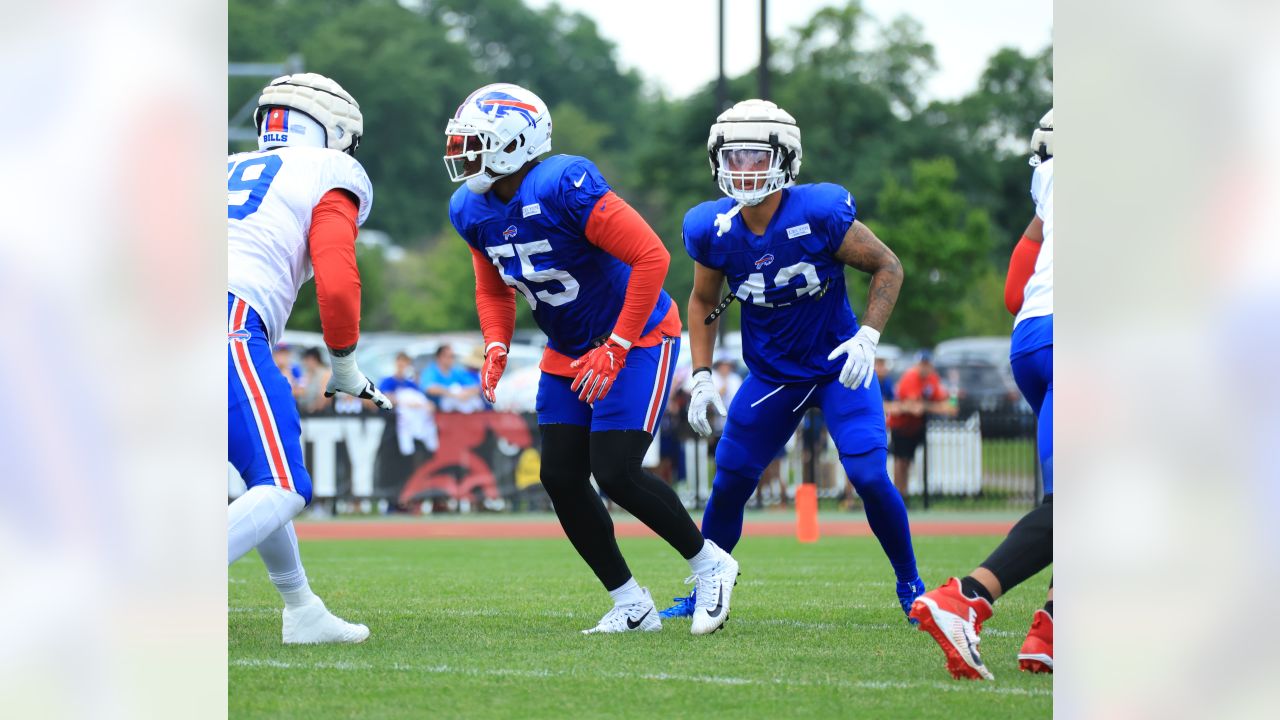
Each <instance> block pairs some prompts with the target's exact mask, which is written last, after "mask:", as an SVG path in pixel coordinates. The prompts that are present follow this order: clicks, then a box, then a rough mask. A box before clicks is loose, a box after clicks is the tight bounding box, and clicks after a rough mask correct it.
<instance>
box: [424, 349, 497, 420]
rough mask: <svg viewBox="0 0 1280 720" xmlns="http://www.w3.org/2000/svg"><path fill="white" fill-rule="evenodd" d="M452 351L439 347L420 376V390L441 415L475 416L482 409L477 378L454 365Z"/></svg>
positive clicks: (478, 379) (482, 401) (482, 404)
mask: <svg viewBox="0 0 1280 720" xmlns="http://www.w3.org/2000/svg"><path fill="white" fill-rule="evenodd" d="M455 360H456V356H455V355H454V352H453V348H452V347H449V346H448V345H441V346H440V347H439V348H437V349H436V359H435V362H433V363H432V364H431V365H429V366H427V368H426V370H424V371H423V373H422V388H423V390H424V391H425V392H426V394H427V397H429V398H431V401H432V402H434V403H435V404H436V407H437V408H439V409H440V411H441V412H475V411H476V410H479V409H480V408H482V407H484V400H483V399H482V398H481V397H480V378H479V376H477V375H476V374H475V373H472V372H469V371H468V370H467V369H466V368H463V367H459V366H458V365H456V364H455V362H454V361H455Z"/></svg>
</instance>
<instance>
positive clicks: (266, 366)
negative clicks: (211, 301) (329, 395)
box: [227, 293, 311, 503]
mask: <svg viewBox="0 0 1280 720" xmlns="http://www.w3.org/2000/svg"><path fill="white" fill-rule="evenodd" d="M227 459H228V460H230V461H231V464H232V465H234V466H235V468H236V470H238V471H240V477H242V478H244V484H245V486H247V487H254V486H256V485H275V486H277V487H280V488H283V489H285V490H289V491H292V492H296V493H298V494H299V495H301V496H302V497H303V498H304V499H305V500H306V501H307V502H308V503H310V502H311V475H310V474H309V473H307V468H306V467H304V466H303V464H302V420H301V419H300V418H299V417H298V406H297V405H296V404H295V403H294V400H293V389H292V387H291V386H290V385H289V381H288V380H286V379H285V377H284V375H282V374H281V373H280V370H279V368H277V367H276V364H275V361H274V360H273V359H272V357H271V344H270V343H269V342H268V341H267V329H266V326H265V325H264V324H263V322H262V318H261V317H259V316H258V313H257V311H255V310H254V309H253V308H251V307H249V304H248V303H246V302H245V301H243V300H241V299H240V298H238V297H236V296H235V295H232V294H231V293H227Z"/></svg>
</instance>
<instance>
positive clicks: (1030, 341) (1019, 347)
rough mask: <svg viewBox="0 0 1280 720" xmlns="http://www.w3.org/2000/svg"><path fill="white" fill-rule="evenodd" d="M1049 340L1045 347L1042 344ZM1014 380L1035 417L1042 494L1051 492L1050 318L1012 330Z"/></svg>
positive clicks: (1051, 353)
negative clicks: (1042, 473) (1042, 485)
mask: <svg viewBox="0 0 1280 720" xmlns="http://www.w3.org/2000/svg"><path fill="white" fill-rule="evenodd" d="M1046 336H1047V340H1048V343H1049V344H1048V345H1045V344H1043V343H1044V342H1045V340H1046ZM1010 355H1011V357H1010V360H1009V362H1010V364H1011V365H1012V366H1013V379H1014V382H1016V383H1018V389H1019V390H1021V391H1022V396H1023V397H1025V398H1026V399H1027V402H1028V403H1030V404H1031V409H1032V410H1034V411H1035V414H1036V426H1037V427H1036V442H1037V444H1038V446H1039V447H1038V450H1039V452H1040V467H1041V469H1042V470H1043V471H1044V494H1045V495H1050V494H1052V493H1053V316H1052V315H1046V316H1044V317H1037V318H1031V319H1029V320H1024V321H1022V322H1020V323H1018V326H1017V327H1016V328H1014V329H1013V351H1012V353H1011V354H1010Z"/></svg>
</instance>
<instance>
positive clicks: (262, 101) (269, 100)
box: [253, 73, 364, 155]
mask: <svg viewBox="0 0 1280 720" xmlns="http://www.w3.org/2000/svg"><path fill="white" fill-rule="evenodd" d="M268 108H288V109H290V110H297V111H299V112H301V113H304V114H306V115H307V116H309V117H310V118H311V119H312V120H314V121H315V123H316V124H318V125H319V126H320V128H322V129H323V131H324V141H323V142H321V143H312V142H308V139H307V137H306V133H305V129H304V131H303V132H302V133H296V132H289V131H288V130H289V126H290V125H291V123H290V122H289V120H290V119H289V117H288V115H289V114H290V113H279V114H274V115H269V114H268V113H267V109H268ZM266 121H272V122H266ZM253 122H254V124H255V125H257V127H258V149H259V150H266V149H267V148H269V147H278V146H280V145H310V144H317V145H319V146H320V147H327V148H329V149H330V150H339V151H342V152H345V153H349V154H351V155H355V154H356V148H357V147H358V146H359V145H360V136H361V135H363V134H364V116H362V115H361V114H360V104H359V103H357V102H356V99H355V98H353V97H351V93H348V92H347V91H346V90H343V89H342V86H341V85H339V84H338V83H336V82H334V81H333V80H330V79H329V78H327V77H325V76H323V75H317V74H316V73H297V74H294V75H285V76H283V77H278V78H276V79H275V80H272V81H271V83H270V84H268V85H267V86H266V87H265V88H263V89H262V96H261V97H259V98H258V109H257V110H255V111H254V113H253ZM281 122H282V123H283V124H284V126H283V129H284V130H285V133H284V136H283V137H281V134H280V133H281V130H282V128H281V126H280V125H279V124H273V123H281ZM268 125H270V126H271V130H270V131H269V130H268ZM305 125H306V124H305V123H299V126H300V127H305ZM268 136H270V137H268ZM299 136H301V137H299Z"/></svg>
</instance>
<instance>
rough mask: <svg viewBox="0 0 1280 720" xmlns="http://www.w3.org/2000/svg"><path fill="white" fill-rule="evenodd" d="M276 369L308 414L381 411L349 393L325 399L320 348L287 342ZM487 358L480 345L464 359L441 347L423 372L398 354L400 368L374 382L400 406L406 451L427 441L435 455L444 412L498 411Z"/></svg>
mask: <svg viewBox="0 0 1280 720" xmlns="http://www.w3.org/2000/svg"><path fill="white" fill-rule="evenodd" d="M273 354H274V358H275V362H276V367H277V368H279V369H280V372H281V373H282V374H283V375H284V376H285V378H287V379H288V380H289V383H290V384H291V385H292V386H293V397H294V400H295V401H296V402H297V403H298V410H299V412H301V413H302V414H303V415H304V416H307V415H317V414H322V413H327V412H333V413H336V414H339V415H358V414H360V413H364V412H376V411H377V408H376V406H375V405H374V404H373V402H372V401H370V400H360V399H358V398H354V397H351V396H350V395H346V394H343V393H338V394H337V395H335V396H334V397H325V395H324V389H325V385H326V384H328V382H329V374H330V370H329V367H328V366H327V365H325V363H324V361H323V359H322V357H321V354H320V350H319V349H318V348H314V347H308V348H296V347H294V346H290V345H288V344H284V343H281V344H279V345H277V346H276V347H275V350H274V353H273ZM483 363H484V355H483V352H482V351H481V349H480V348H479V347H476V348H473V349H472V351H471V352H469V353H468V354H467V355H466V356H465V357H463V358H461V359H459V358H458V355H457V353H456V352H455V351H454V349H453V347H452V346H451V345H448V344H441V345H440V346H439V347H437V348H436V349H435V353H434V357H433V359H432V360H431V361H430V362H429V363H428V364H426V365H425V366H424V367H422V368H421V370H419V368H418V367H417V366H415V364H414V361H413V358H411V357H410V356H409V354H408V353H406V352H403V351H401V352H398V353H396V356H395V364H394V370H393V371H392V372H391V374H389V375H385V376H384V377H380V378H372V380H373V381H374V382H375V383H376V384H377V386H378V389H379V390H381V391H382V392H383V393H384V394H385V395H386V396H387V397H388V398H390V399H391V401H392V402H393V403H394V404H395V411H394V412H395V413H396V422H397V430H398V433H397V434H398V435H399V441H400V446H401V450H402V451H403V452H404V454H406V455H408V454H412V453H413V448H414V445H415V444H417V443H421V444H422V445H423V446H425V448H426V449H427V450H429V451H431V452H434V451H435V450H436V449H437V447H438V443H439V430H438V428H437V426H436V423H437V414H438V413H461V414H470V413H477V412H488V411H491V410H492V409H493V407H492V406H491V405H490V404H489V403H488V402H486V401H485V399H484V397H483V396H482V395H481V393H480V367H481V366H482V365H483Z"/></svg>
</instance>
